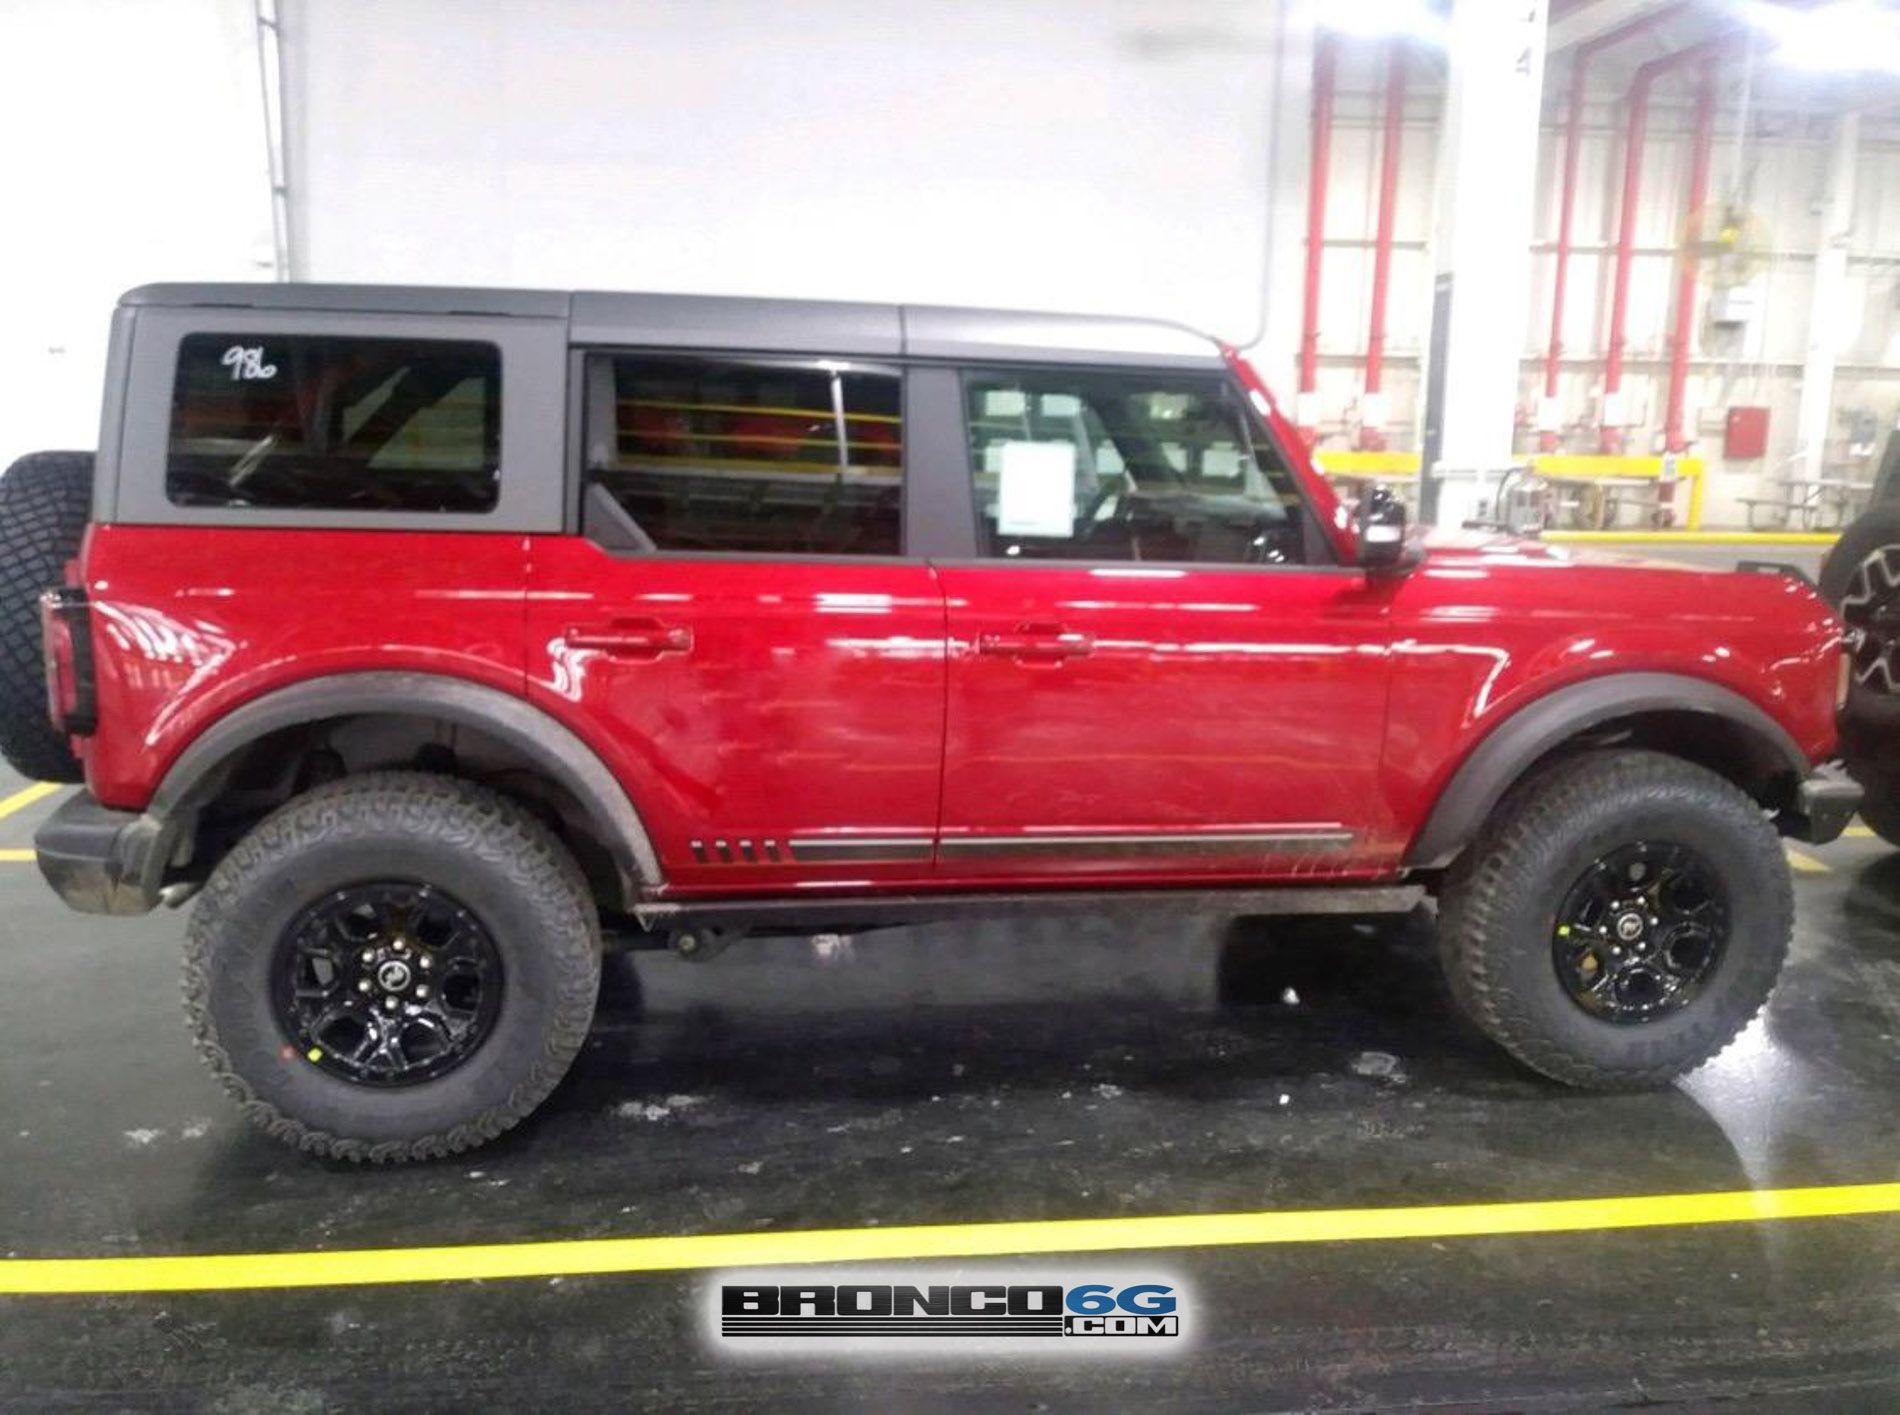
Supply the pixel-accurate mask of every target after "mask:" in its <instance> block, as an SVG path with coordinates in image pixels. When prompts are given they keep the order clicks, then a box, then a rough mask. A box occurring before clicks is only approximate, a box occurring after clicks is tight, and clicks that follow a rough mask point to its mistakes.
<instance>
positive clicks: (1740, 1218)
mask: <svg viewBox="0 0 1900 1415" xmlns="http://www.w3.org/2000/svg"><path fill="white" fill-rule="evenodd" d="M1893 1213H1900V1183H1893V1184H1842V1185H1830V1186H1823V1187H1818V1188H1806V1189H1760V1190H1748V1189H1743V1190H1730V1191H1725V1192H1719V1193H1707V1194H1649V1195H1631V1196H1627V1197H1622V1198H1606V1199H1556V1200H1543V1201H1536V1202H1526V1203H1505V1204H1450V1205H1432V1206H1428V1207H1422V1208H1382V1209H1310V1210H1305V1211H1299V1210H1294V1211H1290V1212H1275V1211H1266V1212H1258V1213H1235V1214H1180V1215H1175V1216H1172V1217H1155V1218H1108V1219H1058V1220H1053V1221H1043V1222H1029V1223H969V1224H943V1225H932V1226H929V1227H914V1228H840V1229H818V1230H806V1231H802V1232H791V1233H708V1234H693V1235H688V1236H685V1237H678V1238H592V1239H578V1240H572V1241H562V1242H552V1243H501V1244H484V1245H472V1246H468V1247H459V1248H379V1249H359V1250H354V1251H338V1252H328V1253H230V1254H215V1255H212V1254H207V1255H202V1256H191V1257H163V1258H8V1259H4V1260H0V1293H5V1294H15V1295H19V1294H29V1293H30V1294H40V1295H47V1294H58V1293H69V1294H70V1293H100V1292H212V1291H232V1290H237V1289H241V1288H242V1289H249V1288H284V1287H357V1286H368V1285H372V1284H383V1283H399V1282H468V1281H472V1280H475V1279H495V1278H517V1277H570V1276H577V1275H583V1274H599V1273H633V1272H691V1271H699V1270H704V1269H709V1268H736V1267H753V1268H757V1267H777V1266H788V1265H792V1264H804V1263H858V1262H873V1261H882V1262H903V1261H909V1260H914V1259H923V1258H993V1257H1006V1256H1014V1255H1018V1254H1025V1253H1110V1252H1127V1251H1135V1250H1153V1249H1169V1248H1216V1247H1238V1246H1248V1245H1259V1244H1283V1243H1352V1242H1368V1241H1370V1242H1381V1241H1390V1240H1394V1239H1406V1238H1471V1237H1481V1236H1486V1235H1501V1234H1526V1233H1576V1232H1595V1231H1599V1230H1605V1229H1617V1228H1664V1227H1676V1226H1684V1225H1691V1224H1712V1223H1751V1222H1757V1221H1760V1220H1764V1219H1797V1218H1839V1217H1844V1216H1847V1215H1853V1214H1893Z"/></svg>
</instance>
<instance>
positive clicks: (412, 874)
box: [184, 772, 601, 1161]
mask: <svg viewBox="0 0 1900 1415" xmlns="http://www.w3.org/2000/svg"><path fill="white" fill-rule="evenodd" d="M600 952H601V948H600V930H599V920H598V915H597V912H596V910H595V908H594V903H593V900H592V898H591V897H590V896H589V893H588V890H587V885H586V881H585V880H584V879H583V878H582V875H581V871H580V868H579V866H578V865H576V864H575V862H574V859H573V857H572V855H570V854H569V853H568V852H567V850H566V849H565V848H564V847H563V846H562V845H561V843H560V841H559V840H557V839H556V838H555V837H554V835H553V834H552V833H551V832H549V830H548V829H547V827H545V826H544V825H542V824H541V823H540V822H539V821H537V820H536V819H535V818H534V817H533V816H532V815H530V814H529V813H528V812H527V811H526V810H524V809H522V808H521V807H520V806H518V805H516V804H515V803H514V802H512V801H510V800H508V799H507V798H505V797H503V796H501V795H499V794H497V793H496V792H493V791H491V790H488V789H487V788H486V787H482V786H478V785H475V784H473V783H471V782H467V781H461V780H457V779H455V778H452V777H443V776H433V775H428V774H424V773H420V772H386V773H377V774H373V775H367V776H360V777H351V778H346V779H345V780H342V781H338V782H335V783H333V784H331V785H329V786H325V787H321V788H319V789H317V790H315V791H312V792H310V793H309V794H308V795H305V796H301V797H298V798H297V799H295V800H293V801H291V802H290V803H289V804H287V805H285V806H283V807H282V808H281V809H279V810H277V811H276V812H274V813H273V814H272V815H270V816H268V817H266V818H265V819H264V820H263V821H262V822H261V823H260V824H259V825H258V826H257V827H256V828H255V829H254V830H252V831H251V833H250V834H249V835H247V836H245V837H244V839H243V840H241V841H240V842H239V843H238V845H237V846H236V848H235V849H233V850H232V852H231V853H230V855H228V856H227V857H226V858H225V859H224V860H223V861H222V862H220V863H219V865H218V867H217V868H216V869H215V870H213V871H212V874H211V878H210V880H209V882H208V883H207V884H206V886H205V889H204V893H203V894H202V896H201V897H200V899H199V902H198V904H197V907H196V910H195V912H194V914H193V916H192V920H191V928H190V934H189V941H188V943H187V946H186V955H185V987H184V990H185V1007H186V1011H187V1013H188V1015H189V1016H190V1019H191V1024H192V1029H193V1031H194V1033H195V1034H196V1036H197V1039H198V1046H199V1050H200V1051H201V1052H202V1053H203V1054H204V1056H205V1058H206V1059H207V1060H208V1061H209V1062H210V1064H211V1068H212V1070H213V1071H215V1072H216V1073H217V1075H218V1077H219V1079H220V1080H222V1081H223V1082H224V1084H225V1087H226V1089H228V1090H229V1091H230V1092H231V1093H232V1094H233V1095H234V1096H235V1097H236V1098H237V1099H238V1101H239V1103H240V1104H241V1105H242V1106H243V1108H244V1111H245V1113H246V1114H247V1115H248V1116H249V1117H250V1118H251V1119H252V1120H254V1121H256V1122H257V1123H258V1124H260V1125H262V1126H263V1127H264V1128H265V1129H266V1130H268V1131H269V1132H270V1133H271V1134H273V1135H275V1136H277V1137H278V1138H280V1139H283V1140H287V1141H289V1142H290V1143H292V1144H295V1145H297V1146H299V1147H300V1148H302V1149H304V1150H307V1151H310V1152H312V1153H314V1154H320V1155H330V1156H335V1157H338V1158H341V1159H349V1160H376V1161H395V1160H413V1159H424V1158H429V1157H433V1156H439V1155H447V1154H452V1153H455V1152H456V1151H459V1150H466V1149H469V1148H471V1147H472V1146H475V1145H479V1144H482V1143H484V1142H485V1141H488V1140H492V1139H493V1138H494V1137H495V1136H497V1135H499V1134H501V1133H502V1131H504V1130H506V1129H508V1128H509V1127H510V1126H512V1125H514V1124H516V1123H517V1122H519V1121H520V1120H521V1119H522V1117H524V1116H526V1115H527V1114H528V1113H529V1112H530V1111H532V1110H533V1109H534V1108H535V1107H536V1106H538V1105H539V1104H540V1103H541V1102H542V1101H543V1100H545V1099H546V1098H547V1096H548V1093H549V1092H551V1091H552V1090H553V1089H554V1087H555V1085H556V1083H558V1082H559V1081H560V1079H561V1077H562V1076H563V1075H564V1074H565V1073H566V1071H567V1068H568V1065H569V1064H570V1063H571V1062H572V1061H573V1059H574V1056H575V1054H576V1053H577V1052H578V1051H579V1050H580V1048H581V1045H582V1043H583V1042H584V1041H585V1040H586V1037H587V1030H588V1027H589V1025H590V1023H591V1022H592V1020H593V1015H594V1004H595V999H596V996H597V994H598V992H599V988H600Z"/></svg>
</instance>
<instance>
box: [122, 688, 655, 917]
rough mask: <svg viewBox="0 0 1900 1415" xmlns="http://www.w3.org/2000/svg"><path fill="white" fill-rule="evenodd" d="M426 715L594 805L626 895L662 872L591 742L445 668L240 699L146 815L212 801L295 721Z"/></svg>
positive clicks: (592, 813) (191, 749)
mask: <svg viewBox="0 0 1900 1415" xmlns="http://www.w3.org/2000/svg"><path fill="white" fill-rule="evenodd" d="M369 713H375V714H387V715H391V716H408V717H416V716H424V717H434V718H440V719H442V720H443V721H445V722H452V723H456V724H457V725H460V726H464V727H472V728H476V729H478V730H480V731H482V732H484V733H486V734H487V735H489V736H491V737H494V738H496V739H497V740H499V741H501V742H504V743H506V744H507V745H508V746H509V747H512V748H513V749H514V750H516V751H518V752H520V753H521V754H522V755H523V756H524V757H526V758H527V759H528V760H530V761H532V762H535V763H536V764H537V765H539V766H540V767H541V768H542V769H543V770H545V771H546V772H547V774H548V776H549V777H550V778H551V779H552V780H554V781H556V782H558V783H560V785H561V786H562V787H563V788H564V789H565V790H566V791H567V792H568V793H569V794H570V795H572V796H573V797H574V799H575V800H576V801H578V802H579V803H580V805H581V808H582V809H583V810H584V811H586V813H587V815H588V818H589V820H590V821H591V823H592V824H593V826H594V829H595V830H596V831H597V832H598V834H599V835H600V838H601V841H602V843H603V844H604V845H605V846H606V848H607V850H608V852H609V853H610V854H611V855H612V857H613V861H614V865H615V868H616V870H617V872H618V873H619V875H620V887H621V892H622V894H623V896H624V903H625V904H626V906H627V907H629V908H631V907H632V906H633V905H634V904H635V903H636V902H637V901H638V899H639V897H640V894H641V891H642V890H643V889H644V888H645V887H647V886H650V885H657V884H659V883H660V881H661V878H662V876H661V873H660V862H659V856H658V855H657V854H656V853H655V851H654V849H653V841H652V839H651V837H650V836H648V834H647V830H646V826H645V824H644V823H643V822H642V821H641V819H640V813H639V812H638V811H637V810H635V808H634V805H633V802H632V800H630V799H629V798H628V796H627V793H626V789H625V788H624V787H622V786H621V784H620V782H619V780H618V778H616V777H615V776H614V774H613V772H611V771H610V770H608V768H607V765H606V763H605V762H603V761H602V760H601V759H600V757H599V755H598V754H597V753H596V752H595V751H594V750H593V748H591V747H589V746H588V745H587V743H586V742H584V741H582V740H581V739H580V738H579V737H578V736H576V735H575V734H574V733H573V731H571V730H570V729H569V728H567V727H566V726H564V725H563V724H562V723H561V722H560V721H559V720H558V719H556V718H554V717H552V716H550V715H549V714H548V713H547V712H545V711H543V710H542V709H540V708H538V707H536V706H534V704H532V703H530V702H528V701H526V700H525V699H523V698H519V697H516V696H514V695H513V694H511V693H507V692H504V691H502V690H501V689H499V688H491V687H488V686H486V685H484V684H481V683H475V682H471V681H470V680H468V679H466V678H454V677H449V676H447V675H444V674H437V673H406V672H366V673H338V674H330V675H326V676H324V677H321V678H308V679H305V680H304V681H302V682H299V683H293V684H291V685H290V686H288V687H284V688H278V689H275V690H273V691H272V692H269V693H266V694H264V695H263V696H262V697H259V698H254V699H252V700H251V701H250V702H248V703H245V704H244V705H243V706H242V707H239V708H235V709H233V710H232V711H231V712H229V713H227V714H226V715H225V716H224V717H222V718H220V719H219V720H218V721H217V722H215V723H213V724H212V725H211V726H210V727H208V728H206V729H205V730H204V731H203V732H201V733H199V734H198V736H197V737H195V738H194V739H193V740H192V742H191V745H189V746H188V747H186V748H185V750H184V751H183V752H181V753H179V755H178V758H177V760H175V761H174V762H173V763H172V765H171V767H170V768H169V769H168V770H167V771H166V773H165V776H164V779H163V780H162V781H160V782H159V785H158V789H157V790H156V791H155V792H153V794H152V799H151V803H150V805H148V806H147V807H146V814H147V815H148V816H150V817H152V818H153V819H155V820H157V821H159V822H165V821H168V820H170V819H172V818H174V817H177V816H180V815H189V813H191V812H192V811H194V810H196V809H197V808H198V807H199V806H200V805H202V804H203V798H204V796H205V794H206V793H207V792H208V791H209V790H210V789H211V788H212V787H213V786H214V785H215V784H216V782H217V772H218V769H219V768H220V767H222V766H223V765H224V764H225V763H226V762H228V761H229V760H230V759H231V756H232V754H233V753H235V752H238V751H241V750H242V749H243V748H245V747H247V746H249V745H250V744H251V743H253V742H256V741H258V740H259V739H260V738H263V737H265V736H268V735H269V734H270V733H272V732H277V731H281V730H282V729H283V728H286V727H296V726H299V725H301V724H305V723H311V722H321V721H323V720H325V719H327V718H334V717H355V716H360V715H363V714H369Z"/></svg>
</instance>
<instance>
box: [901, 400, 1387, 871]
mask: <svg viewBox="0 0 1900 1415" xmlns="http://www.w3.org/2000/svg"><path fill="white" fill-rule="evenodd" d="M961 398H962V402H963V407H964V414H965V419H966V427H967V434H968V442H969V449H970V463H969V472H968V476H969V479H970V485H971V491H972V497H973V501H974V512H975V521H976V535H977V549H978V558H977V559H975V560H972V561H962V562H956V563H944V564H941V565H940V571H941V574H942V578H943V585H944V591H945V594H946V598H947V602H948V606H949V631H950V652H951V657H950V677H949V687H950V693H949V713H948V721H947V744H946V750H945V777H944V804H943V820H942V836H941V841H940V847H939V848H940V858H941V861H942V867H943V870H944V872H945V873H946V874H947V875H950V876H953V877H956V878H958V879H959V880H962V881H968V882H976V881H978V880H989V879H1018V880H1020V879H1026V878H1027V879H1035V878H1041V879H1047V880H1050V881H1054V880H1058V879H1072V878H1074V877H1076V876H1086V875H1113V876H1114V877H1115V878H1116V879H1117V880H1118V881H1119V882H1128V881H1132V880H1135V879H1137V878H1144V879H1152V880H1153V881H1155V882H1163V881H1169V880H1180V879H1205V878H1210V877H1223V876H1225V877H1233V878H1236V879H1239V878H1262V877H1282V876H1291V875H1299V874H1335V875H1337V874H1347V873H1354V872H1365V871H1369V870H1372V869H1374V868H1376V867H1377V866H1378V865H1379V864H1381V863H1382V862H1383V861H1385V860H1387V859H1389V858H1390V856H1391V854H1392V852H1393V851H1394V850H1395V849H1396V848H1398V844H1397V843H1395V841H1394V839H1393V836H1394V832H1393V829H1392V822H1391V820H1390V817H1389V812H1388V810H1387V808H1386V807H1385V804H1384V802H1383V800H1382V797H1381V795H1380V792H1379V789H1378V764H1379V759H1380V749H1381V745H1382V743H1383V740H1384V735H1385V698H1386V681H1387V650H1388V646H1389V645H1388V632H1387V619H1388V616H1387V606H1388V603H1389V597H1390V593H1391V591H1390V589H1389V587H1387V586H1386V585H1384V584H1382V583H1379V582H1377V581H1371V580H1368V578H1367V577H1366V576H1365V575H1364V574H1363V573H1361V572H1360V571H1358V570H1356V569H1353V568H1349V567H1345V566H1341V565H1339V564H1337V563H1335V562H1334V560H1333V559H1332V555H1331V550H1330V546H1329V543H1328V542H1327V540H1326V538H1325V537H1324V536H1323V535H1321V534H1320V533H1319V528H1318V527H1317V525H1316V524H1314V522H1313V519H1312V513H1311V512H1310V511H1309V509H1308V508H1307V506H1306V504H1305V502H1304V500H1303V499H1302V496H1301V493H1300V490H1299V487H1298V484H1297V481H1296V479H1295V478H1294V477H1293V476H1292V475H1291V474H1290V472H1289V471H1288V469H1287V467H1286V465H1285V464H1284V462H1283V461H1282V460H1281V459H1280V457H1279V456H1278V454H1277V453H1276V450H1275V448H1274V446H1273V444H1272V442H1271V436H1270V432H1269V430H1268V429H1267V427H1266V426H1265V424H1264V423H1263V422H1261V421H1259V420H1257V419H1255V418H1253V417H1252V416H1251V414H1250V413H1249V411H1248V410H1247V408H1246V406H1245V404H1244V403H1243V402H1242V401H1241V400H1240V398H1239V396H1238V394H1237V391H1236V390H1234V389H1232V388H1231V387H1230V386H1229V384H1228V382H1227V380H1226V379H1225V378H1224V377H1223V376H1222V375H1221V374H1219V373H1217V372H1208V373H1199V372H1180V371H1168V372H1160V371H1156V372H1139V371H1129V370H1101V371H1089V370H1076V369H1034V368H1023V367H1016V368H1011V367H1006V366H998V367H993V368H970V369H966V370H964V371H963V373H962V382H961Z"/></svg>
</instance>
